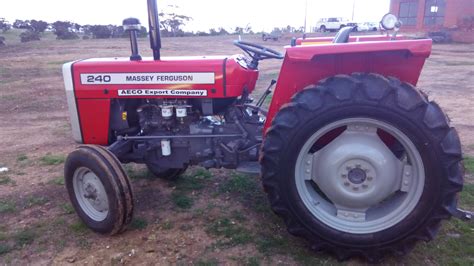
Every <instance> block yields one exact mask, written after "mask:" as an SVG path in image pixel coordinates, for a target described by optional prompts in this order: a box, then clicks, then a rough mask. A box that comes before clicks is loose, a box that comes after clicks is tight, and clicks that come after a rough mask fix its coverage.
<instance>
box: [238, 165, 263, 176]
mask: <svg viewBox="0 0 474 266" xmlns="http://www.w3.org/2000/svg"><path fill="white" fill-rule="evenodd" d="M235 170H236V171H237V172H240V173H244V174H252V175H259V174H260V164H259V163H258V162H244V163H240V164H239V165H238V166H237V169H235Z"/></svg>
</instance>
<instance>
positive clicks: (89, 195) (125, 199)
mask: <svg viewBox="0 0 474 266" xmlns="http://www.w3.org/2000/svg"><path fill="white" fill-rule="evenodd" d="M64 177H65V184H66V188H67V191H68V194H69V198H70V200H71V203H72V205H73V207H74V209H75V210H76V212H77V214H78V216H79V218H81V220H82V221H83V222H84V223H85V224H86V225H87V226H88V227H89V228H91V229H92V230H93V231H95V232H98V233H102V234H109V235H114V234H116V233H119V232H122V231H123V230H125V229H126V227H127V225H128V224H129V223H130V222H131V220H132V215H133V204H134V202H133V193H132V188H131V185H130V182H129V180H128V177H127V175H126V174H125V171H124V169H123V168H122V165H121V164H120V162H119V161H118V159H117V158H116V157H115V156H114V155H113V154H112V153H111V152H109V151H107V150H106V149H104V148H102V147H100V146H95V145H83V146H80V147H79V148H77V149H76V150H75V151H73V152H71V153H70V154H69V156H68V157H67V159H66V162H65V166H64Z"/></svg>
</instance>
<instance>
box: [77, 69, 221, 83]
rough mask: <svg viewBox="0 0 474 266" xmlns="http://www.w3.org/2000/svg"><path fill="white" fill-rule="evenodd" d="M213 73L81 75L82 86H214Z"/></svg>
mask: <svg viewBox="0 0 474 266" xmlns="http://www.w3.org/2000/svg"><path fill="white" fill-rule="evenodd" d="M214 83H215V74H214V73H213V72H173V73H90V74H81V84H83V85H97V84H99V85H100V84H115V85H118V84H133V85H138V84H154V85H157V84H214Z"/></svg>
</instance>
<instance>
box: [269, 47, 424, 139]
mask: <svg viewBox="0 0 474 266" xmlns="http://www.w3.org/2000/svg"><path fill="white" fill-rule="evenodd" d="M431 45H432V43H431V40H397V41H363V42H350V43H338V44H332V43H331V44H321V45H307V46H306V45H301V46H295V47H286V48H287V50H286V55H285V59H284V61H283V65H282V68H281V72H280V76H279V78H278V82H277V87H276V89H275V95H274V96H273V98H272V102H271V105H270V110H269V112H268V115H267V120H266V123H265V130H266V129H268V128H269V127H270V126H271V122H272V119H273V117H274V116H275V115H276V113H277V112H278V110H280V108H281V107H282V106H283V105H284V104H286V103H288V102H290V101H291V97H292V96H293V95H294V94H295V93H297V92H298V91H300V90H302V89H304V88H305V87H307V86H309V85H312V84H316V83H318V82H319V81H320V80H323V79H325V78H328V77H331V76H335V75H339V74H347V75H348V74H352V73H355V72H364V73H378V74H381V75H383V76H385V77H389V76H392V77H396V78H398V79H400V80H401V81H404V82H408V83H411V84H413V85H416V83H417V82H418V78H419V76H420V74H421V70H422V68H423V65H424V63H425V60H426V58H427V57H429V55H430V53H431Z"/></svg>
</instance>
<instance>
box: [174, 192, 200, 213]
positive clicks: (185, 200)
mask: <svg viewBox="0 0 474 266" xmlns="http://www.w3.org/2000/svg"><path fill="white" fill-rule="evenodd" d="M171 201H173V203H174V205H175V206H176V207H178V208H180V209H191V207H192V206H193V204H194V200H193V199H192V198H190V197H189V196H187V195H186V194H184V193H182V192H179V191H174V192H173V193H171Z"/></svg>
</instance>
